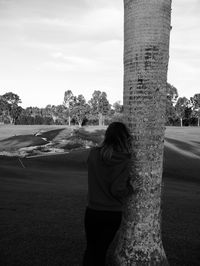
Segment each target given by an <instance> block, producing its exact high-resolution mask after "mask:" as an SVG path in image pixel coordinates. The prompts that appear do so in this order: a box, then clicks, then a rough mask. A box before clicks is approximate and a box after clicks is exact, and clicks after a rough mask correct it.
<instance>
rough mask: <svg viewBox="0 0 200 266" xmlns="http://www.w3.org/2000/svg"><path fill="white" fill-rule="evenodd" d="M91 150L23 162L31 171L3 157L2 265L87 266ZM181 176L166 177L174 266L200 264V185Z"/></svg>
mask: <svg viewBox="0 0 200 266" xmlns="http://www.w3.org/2000/svg"><path fill="white" fill-rule="evenodd" d="M87 152H88V151H87V150H85V151H83V150H82V151H74V152H72V153H70V154H66V155H65V154H64V155H55V156H46V157H40V158H29V159H23V162H24V164H25V166H26V168H25V169H23V168H22V167H21V166H20V163H19V161H18V158H7V157H0V172H1V175H0V203H1V204H0V215H1V223H0V235H1V240H0V253H1V257H0V260H1V265H26V266H35V265H48V266H55V265H70V266H77V265H81V260H82V254H83V252H84V248H85V235H84V227H83V220H84V210H85V206H86V196H87V172H86V167H85V166H84V164H83V162H84V161H85V158H86V157H87ZM167 152H168V151H167ZM171 155H172V154H168V155H167V156H171ZM174 158H175V157H174V156H173V159H174ZM167 159H169V157H167ZM187 160H188V159H187ZM189 160H190V159H189ZM189 160H188V161H189ZM168 167H171V164H169V163H168ZM182 167H183V168H184V167H185V165H184V164H183V165H182ZM2 170H3V171H2ZM176 175H177V174H176V173H175V172H172V176H171V178H170V179H169V178H168V177H167V176H165V177H164V182H165V186H164V196H163V203H162V209H163V226H162V233H163V242H164V247H165V250H166V253H167V256H168V259H169V262H170V265H179V266H186V265H193V266H194V265H196V266H197V265H199V264H198V263H199V234H200V231H199V230H200V229H199V224H200V213H199V200H200V187H199V186H197V185H195V184H192V183H191V182H188V181H189V180H188V181H187V182H185V183H184V182H183V181H182V179H179V180H177V179H176ZM180 177H181V176H180Z"/></svg>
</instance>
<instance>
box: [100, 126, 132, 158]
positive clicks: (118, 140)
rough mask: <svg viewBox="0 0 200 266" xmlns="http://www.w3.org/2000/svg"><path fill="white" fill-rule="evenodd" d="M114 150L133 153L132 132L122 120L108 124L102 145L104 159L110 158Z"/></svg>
mask: <svg viewBox="0 0 200 266" xmlns="http://www.w3.org/2000/svg"><path fill="white" fill-rule="evenodd" d="M113 152H122V153H127V154H129V155H130V154H131V134H130V132H129V130H128V128H127V127H126V125H125V124H123V123H121V122H113V123H111V124H110V125H109V126H108V128H107V130H106V132H105V138H104V141H103V143H102V145H101V157H102V159H103V160H109V159H110V158H111V157H112V155H113Z"/></svg>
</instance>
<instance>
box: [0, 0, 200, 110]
mask: <svg viewBox="0 0 200 266" xmlns="http://www.w3.org/2000/svg"><path fill="white" fill-rule="evenodd" d="M199 14H200V0H173V1H172V27H173V29H172V31H171V37H170V62H169V72H168V82H169V83H171V84H172V85H174V86H175V87H176V88H177V89H178V92H179V96H186V97H187V98H189V97H190V96H193V95H194V94H195V93H200V16H199ZM68 89H70V90H72V92H73V93H74V94H75V95H78V94H83V95H84V96H85V97H86V99H87V100H89V99H90V98H91V96H92V93H93V91H94V90H101V91H105V92H106V93H107V95H108V99H109V100H110V102H111V103H114V102H115V101H117V100H121V101H122V95H123V0H109V1H108V0H73V1H72V0H70V1H69V0H56V1H54V0H0V95H2V94H4V93H5V92H9V91H12V92H14V93H16V94H18V95H19V96H20V98H21V100H22V106H23V107H27V106H38V107H45V106H46V105H47V104H52V105H53V104H54V105H58V104H62V102H63V98H64V92H65V91H66V90H68Z"/></svg>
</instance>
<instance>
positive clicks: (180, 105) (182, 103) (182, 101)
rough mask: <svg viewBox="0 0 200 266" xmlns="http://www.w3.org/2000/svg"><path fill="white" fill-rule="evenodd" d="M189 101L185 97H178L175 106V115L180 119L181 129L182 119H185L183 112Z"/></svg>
mask: <svg viewBox="0 0 200 266" xmlns="http://www.w3.org/2000/svg"><path fill="white" fill-rule="evenodd" d="M189 103H190V102H189V100H188V99H187V98H186V97H179V98H178V100H177V102H176V105H175V110H176V115H177V116H178V118H179V119H180V122H181V127H182V126H183V119H184V118H185V111H186V108H188V107H189Z"/></svg>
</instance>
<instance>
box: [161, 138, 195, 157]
mask: <svg viewBox="0 0 200 266" xmlns="http://www.w3.org/2000/svg"><path fill="white" fill-rule="evenodd" d="M165 140H166V141H167V142H169V143H171V144H173V145H174V146H175V147H177V148H179V149H180V150H185V151H187V152H188V151H189V152H192V153H194V154H196V155H198V156H200V147H198V145H193V144H192V142H195V143H196V144H200V142H196V141H192V142H190V143H189V142H186V141H180V140H176V139H172V138H165Z"/></svg>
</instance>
